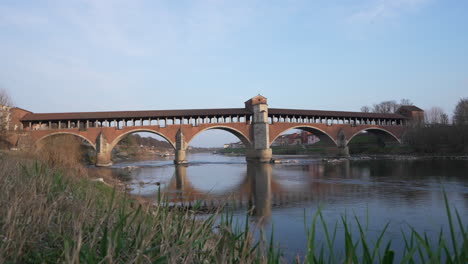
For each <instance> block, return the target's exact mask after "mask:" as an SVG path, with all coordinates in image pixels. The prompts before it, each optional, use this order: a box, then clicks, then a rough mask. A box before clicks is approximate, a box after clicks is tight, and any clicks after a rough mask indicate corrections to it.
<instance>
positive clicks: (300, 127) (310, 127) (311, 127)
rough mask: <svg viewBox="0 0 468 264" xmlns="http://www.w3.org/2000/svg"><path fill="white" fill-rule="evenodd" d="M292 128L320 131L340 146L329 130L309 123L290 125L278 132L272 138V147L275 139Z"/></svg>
mask: <svg viewBox="0 0 468 264" xmlns="http://www.w3.org/2000/svg"><path fill="white" fill-rule="evenodd" d="M292 129H300V130H304V131H308V132H314V131H319V132H320V133H321V134H323V135H325V136H327V138H329V139H330V140H331V141H332V142H333V143H334V144H335V145H337V146H338V143H337V141H336V139H335V138H333V137H332V136H331V135H330V134H328V133H327V132H325V131H324V130H322V129H320V128H318V127H315V126H308V125H298V126H292V127H288V128H287V129H285V130H283V131H281V132H280V133H278V135H276V137H275V138H270V143H269V144H270V147H271V145H272V144H273V142H275V140H276V139H277V138H278V137H279V136H281V134H283V133H285V132H287V131H289V130H292Z"/></svg>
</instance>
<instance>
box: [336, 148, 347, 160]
mask: <svg viewBox="0 0 468 264" xmlns="http://www.w3.org/2000/svg"><path fill="white" fill-rule="evenodd" d="M337 155H338V157H342V158H349V157H350V155H349V148H348V146H345V147H338V153H337Z"/></svg>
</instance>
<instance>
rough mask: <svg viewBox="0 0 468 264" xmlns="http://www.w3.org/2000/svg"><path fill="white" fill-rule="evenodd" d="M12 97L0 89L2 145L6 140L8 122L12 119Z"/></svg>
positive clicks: (0, 141)
mask: <svg viewBox="0 0 468 264" xmlns="http://www.w3.org/2000/svg"><path fill="white" fill-rule="evenodd" d="M10 107H11V99H10V96H9V95H8V93H7V92H6V91H5V90H3V89H0V147H2V145H3V144H4V142H6V137H7V129H8V123H9V119H10Z"/></svg>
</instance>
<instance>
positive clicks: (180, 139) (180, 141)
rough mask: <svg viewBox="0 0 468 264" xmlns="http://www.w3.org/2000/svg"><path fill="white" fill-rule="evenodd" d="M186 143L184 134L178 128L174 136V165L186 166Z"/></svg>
mask: <svg viewBox="0 0 468 264" xmlns="http://www.w3.org/2000/svg"><path fill="white" fill-rule="evenodd" d="M186 149H187V143H186V142H185V136H184V132H183V131H182V128H179V130H178V131H177V134H176V149H175V158H174V164H176V165H179V164H187V158H186V152H185V150H186Z"/></svg>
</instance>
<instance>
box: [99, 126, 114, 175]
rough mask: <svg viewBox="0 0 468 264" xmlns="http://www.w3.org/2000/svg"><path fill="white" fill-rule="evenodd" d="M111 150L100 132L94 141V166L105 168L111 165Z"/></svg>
mask: <svg viewBox="0 0 468 264" xmlns="http://www.w3.org/2000/svg"><path fill="white" fill-rule="evenodd" d="M111 152H112V149H111V147H110V144H109V143H108V142H107V139H106V137H105V136H104V134H103V133H102V132H101V133H99V136H98V137H97V140H96V166H97V167H106V166H111V165H112V160H111Z"/></svg>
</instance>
